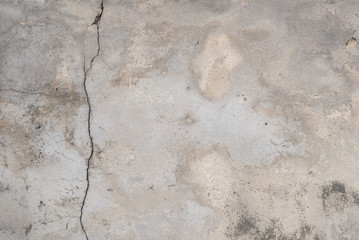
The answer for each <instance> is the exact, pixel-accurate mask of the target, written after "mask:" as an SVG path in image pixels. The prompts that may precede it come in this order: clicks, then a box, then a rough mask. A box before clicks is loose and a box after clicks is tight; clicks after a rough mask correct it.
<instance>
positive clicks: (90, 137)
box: [80, 0, 104, 240]
mask: <svg viewBox="0 0 359 240" xmlns="http://www.w3.org/2000/svg"><path fill="white" fill-rule="evenodd" d="M103 10H104V7H103V0H102V1H101V4H100V12H99V13H98V14H97V15H96V17H95V20H94V22H93V23H92V24H91V25H90V26H93V25H96V30H97V53H96V55H95V56H94V57H92V59H91V62H90V66H89V67H88V68H87V69H86V59H85V54H84V66H83V71H84V80H83V88H84V92H85V96H86V102H87V105H88V114H87V132H88V136H89V139H90V147H91V151H90V155H89V157H88V158H87V167H86V182H87V185H86V190H85V194H84V197H83V200H82V205H81V211H80V224H81V228H82V231H83V233H84V234H85V237H86V240H89V238H88V235H87V232H86V229H85V226H84V224H83V211H84V206H85V203H86V198H87V194H88V190H89V188H90V174H89V171H90V165H91V159H92V157H93V153H94V143H93V137H92V133H91V115H92V108H91V102H90V97H89V95H88V92H87V86H86V81H87V74H88V72H89V71H90V70H91V69H92V65H93V62H94V61H95V59H96V58H97V57H98V56H99V55H100V51H101V45H100V22H101V17H102V14H103Z"/></svg>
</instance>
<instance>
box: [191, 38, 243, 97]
mask: <svg viewBox="0 0 359 240" xmlns="http://www.w3.org/2000/svg"><path fill="white" fill-rule="evenodd" d="M241 60H242V58H241V56H240V55H239V54H238V53H237V51H236V50H235V49H234V48H233V47H232V46H231V43H230V41H229V39H228V36H227V35H220V36H214V35H210V36H209V37H208V38H207V40H206V42H205V45H204V48H203V49H202V51H201V52H200V53H199V54H198V55H197V56H196V57H195V58H194V60H193V62H192V69H193V72H194V73H195V74H196V76H197V77H198V87H199V89H200V90H201V92H202V93H203V95H204V96H206V97H208V98H209V99H220V98H222V97H223V96H224V95H225V94H226V93H227V92H228V91H229V89H230V86H231V71H232V70H233V69H234V68H235V67H236V66H237V65H238V64H239V63H240V62H241Z"/></svg>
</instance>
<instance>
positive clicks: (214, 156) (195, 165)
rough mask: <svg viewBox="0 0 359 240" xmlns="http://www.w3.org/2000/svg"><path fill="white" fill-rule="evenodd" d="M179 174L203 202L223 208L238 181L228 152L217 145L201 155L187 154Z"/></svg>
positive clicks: (231, 195)
mask: <svg viewBox="0 0 359 240" xmlns="http://www.w3.org/2000/svg"><path fill="white" fill-rule="evenodd" d="M177 175H178V177H179V178H178V179H181V181H182V182H183V183H185V184H186V185H188V186H190V187H191V188H192V189H193V191H194V193H195V195H196V196H197V198H198V199H199V200H200V201H201V202H202V204H204V205H207V206H209V207H214V208H216V209H221V210H222V209H224V207H225V206H226V204H227V203H228V201H229V200H230V199H231V198H232V197H233V194H232V193H233V189H234V186H236V181H237V177H236V176H235V169H234V165H233V163H232V160H231V158H230V156H229V154H228V152H227V151H226V150H224V149H219V148H217V147H214V149H212V150H209V151H208V152H205V153H204V154H199V156H197V154H196V153H192V154H190V155H189V156H187V159H186V162H185V163H184V164H183V165H182V166H180V167H179V169H178V174H177Z"/></svg>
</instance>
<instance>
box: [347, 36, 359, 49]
mask: <svg viewBox="0 0 359 240" xmlns="http://www.w3.org/2000/svg"><path fill="white" fill-rule="evenodd" d="M356 43H357V40H356V38H355V37H351V38H350V39H349V40H348V41H347V43H346V46H347V47H353V46H354V45H355V44H356Z"/></svg>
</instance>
